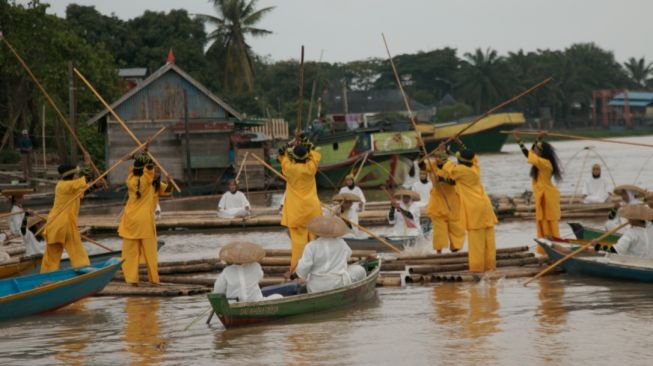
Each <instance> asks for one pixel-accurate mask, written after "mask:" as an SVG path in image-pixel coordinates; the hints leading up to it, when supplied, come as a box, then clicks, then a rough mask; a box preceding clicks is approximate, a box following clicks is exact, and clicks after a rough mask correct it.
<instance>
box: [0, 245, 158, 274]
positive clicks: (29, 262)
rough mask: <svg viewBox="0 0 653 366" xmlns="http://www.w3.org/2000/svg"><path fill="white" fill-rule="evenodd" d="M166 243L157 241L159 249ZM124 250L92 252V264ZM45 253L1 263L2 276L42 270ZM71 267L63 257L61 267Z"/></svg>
mask: <svg viewBox="0 0 653 366" xmlns="http://www.w3.org/2000/svg"><path fill="white" fill-rule="evenodd" d="M164 245H165V242H164V241H162V240H159V241H158V243H157V250H160V249H161V247H163V246H164ZM121 255H122V252H121V251H120V250H115V251H112V252H105V253H98V254H91V255H89V256H88V259H89V260H90V261H91V265H92V266H95V265H99V264H102V263H104V262H106V261H107V260H109V259H111V258H114V257H120V256H121ZM42 259H43V255H33V256H30V257H23V258H21V259H20V261H19V262H13V263H6V264H1V265H0V278H8V277H14V276H23V275H28V274H33V273H39V272H41V261H42ZM68 268H71V265H70V259H68V258H62V259H61V262H60V263H59V269H68Z"/></svg>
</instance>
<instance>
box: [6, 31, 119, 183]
mask: <svg viewBox="0 0 653 366" xmlns="http://www.w3.org/2000/svg"><path fill="white" fill-rule="evenodd" d="M0 39H2V40H3V41H4V42H5V44H6V45H7V48H9V50H10V51H11V53H12V54H13V55H14V56H15V57H16V59H17V60H18V62H19V63H20V64H21V65H22V66H23V68H24V69H25V71H26V72H27V74H29V76H30V77H31V78H32V81H34V84H36V87H37V88H38V89H39V90H40V91H41V93H43V96H44V97H45V99H46V100H47V101H48V103H49V104H50V106H52V109H54V111H55V112H56V113H57V115H58V116H59V119H61V122H63V124H64V126H66V129H67V130H68V132H69V133H70V136H71V137H72V139H73V140H75V143H76V144H77V146H78V147H79V149H80V150H81V151H82V153H83V154H84V155H89V156H90V154H89V153H88V151H87V150H86V148H84V145H83V144H82V142H81V141H80V140H79V137H77V134H76V133H75V130H73V128H72V126H71V125H70V122H69V121H68V119H67V118H66V117H65V116H64V114H63V113H62V112H61V110H60V109H59V107H57V105H56V104H55V103H54V100H53V99H52V97H50V94H48V92H47V91H46V90H45V88H44V87H43V85H42V84H41V82H40V81H39V79H37V78H36V75H34V73H33V72H32V70H31V69H30V68H29V66H27V63H25V61H24V60H23V58H22V57H20V55H19V54H18V52H17V51H16V49H15V48H14V47H13V46H12V45H11V43H9V41H8V40H7V38H5V37H4V36H3V35H2V32H0ZM44 126H45V117H44ZM44 154H45V152H44ZM44 157H45V155H44ZM90 165H91V169H93V171H94V172H95V174H97V175H100V170H99V169H98V168H97V166H96V165H95V163H93V161H92V160H91V161H90ZM100 184H101V185H102V186H104V187H106V186H107V183H106V182H105V181H102V182H100Z"/></svg>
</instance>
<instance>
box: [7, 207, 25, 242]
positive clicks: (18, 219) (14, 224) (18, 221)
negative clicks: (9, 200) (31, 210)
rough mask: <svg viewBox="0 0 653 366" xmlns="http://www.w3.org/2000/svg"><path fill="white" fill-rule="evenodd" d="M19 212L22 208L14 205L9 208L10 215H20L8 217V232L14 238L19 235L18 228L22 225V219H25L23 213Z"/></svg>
mask: <svg viewBox="0 0 653 366" xmlns="http://www.w3.org/2000/svg"><path fill="white" fill-rule="evenodd" d="M21 211H23V209H22V208H20V207H18V206H16V205H14V206H13V207H11V213H14V212H20V213H17V214H15V215H11V216H9V232H10V233H11V234H13V235H16V236H19V235H21V232H20V227H21V226H22V225H23V218H24V217H25V213H24V212H21Z"/></svg>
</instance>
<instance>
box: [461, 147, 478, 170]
mask: <svg viewBox="0 0 653 366" xmlns="http://www.w3.org/2000/svg"><path fill="white" fill-rule="evenodd" d="M458 154H459V155H460V158H458V163H459V164H462V165H464V166H468V167H470V166H472V165H474V163H473V160H474V157H475V156H476V153H475V152H473V151H472V150H469V149H464V150H460V151H459V152H458Z"/></svg>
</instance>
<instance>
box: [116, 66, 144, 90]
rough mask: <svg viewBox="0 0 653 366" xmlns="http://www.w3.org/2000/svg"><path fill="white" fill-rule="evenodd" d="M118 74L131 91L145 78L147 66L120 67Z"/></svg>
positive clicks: (126, 87)
mask: <svg viewBox="0 0 653 366" xmlns="http://www.w3.org/2000/svg"><path fill="white" fill-rule="evenodd" d="M118 76H119V77H120V78H121V79H122V80H123V81H124V82H125V89H126V90H127V91H129V90H132V89H134V88H135V87H137V86H138V85H139V84H140V83H142V82H143V80H145V77H146V76H147V68H146V67H133V68H129V69H118Z"/></svg>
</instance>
